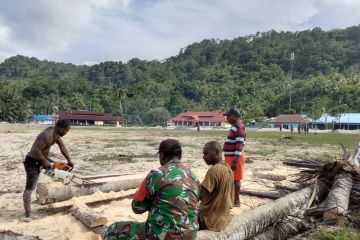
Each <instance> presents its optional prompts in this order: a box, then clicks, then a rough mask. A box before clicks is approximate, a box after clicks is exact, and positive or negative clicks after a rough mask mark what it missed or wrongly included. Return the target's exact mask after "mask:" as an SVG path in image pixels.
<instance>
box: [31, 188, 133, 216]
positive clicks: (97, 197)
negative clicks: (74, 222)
mask: <svg viewBox="0 0 360 240" xmlns="http://www.w3.org/2000/svg"><path fill="white" fill-rule="evenodd" d="M135 191H136V190H135V189H130V190H126V191H119V192H109V193H103V192H97V193H94V194H92V195H87V196H80V197H76V198H72V199H70V200H67V201H63V202H57V203H50V204H48V205H43V206H41V207H40V208H38V209H37V210H38V211H45V212H51V213H57V212H63V211H67V210H69V209H70V208H71V207H72V206H73V205H75V204H77V203H79V202H81V203H83V204H86V205H88V206H91V205H97V204H99V203H106V202H110V201H114V200H121V199H124V198H129V197H131V196H133V195H134V193H135Z"/></svg>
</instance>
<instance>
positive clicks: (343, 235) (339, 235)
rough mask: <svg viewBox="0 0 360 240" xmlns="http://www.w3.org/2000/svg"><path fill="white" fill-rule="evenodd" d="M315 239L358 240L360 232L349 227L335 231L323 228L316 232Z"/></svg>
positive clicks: (335, 229)
mask: <svg viewBox="0 0 360 240" xmlns="http://www.w3.org/2000/svg"><path fill="white" fill-rule="evenodd" d="M315 237H316V239H317V240H358V239H360V232H359V231H357V230H355V229H353V228H352V227H348V226H346V227H338V228H334V229H328V228H321V229H319V230H318V231H317V232H316V234H315Z"/></svg>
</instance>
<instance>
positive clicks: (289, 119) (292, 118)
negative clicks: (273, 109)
mask: <svg viewBox="0 0 360 240" xmlns="http://www.w3.org/2000/svg"><path fill="white" fill-rule="evenodd" d="M271 122H274V123H306V122H308V119H307V117H306V116H305V115H302V114H281V115H279V116H277V117H275V118H274V120H272V121H271Z"/></svg>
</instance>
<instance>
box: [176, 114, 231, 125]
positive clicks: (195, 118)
mask: <svg viewBox="0 0 360 240" xmlns="http://www.w3.org/2000/svg"><path fill="white" fill-rule="evenodd" d="M223 114H224V113H223V112H219V111H216V112H184V113H180V114H179V115H177V116H176V117H173V118H170V119H169V122H170V124H171V125H173V126H178V127H196V126H197V125H199V126H200V127H225V124H226V117H225V116H223Z"/></svg>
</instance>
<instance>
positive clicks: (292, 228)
mask: <svg viewBox="0 0 360 240" xmlns="http://www.w3.org/2000/svg"><path fill="white" fill-rule="evenodd" d="M304 230H306V228H305V226H304V224H303V222H302V221H301V220H300V219H298V218H293V217H289V218H287V219H284V220H281V221H279V222H277V223H275V224H274V226H273V227H271V228H270V229H269V230H267V231H265V232H262V233H260V234H257V235H256V236H255V237H253V238H252V240H268V239H276V240H286V239H288V238H289V237H291V236H294V235H296V234H298V233H299V232H301V231H304Z"/></svg>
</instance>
